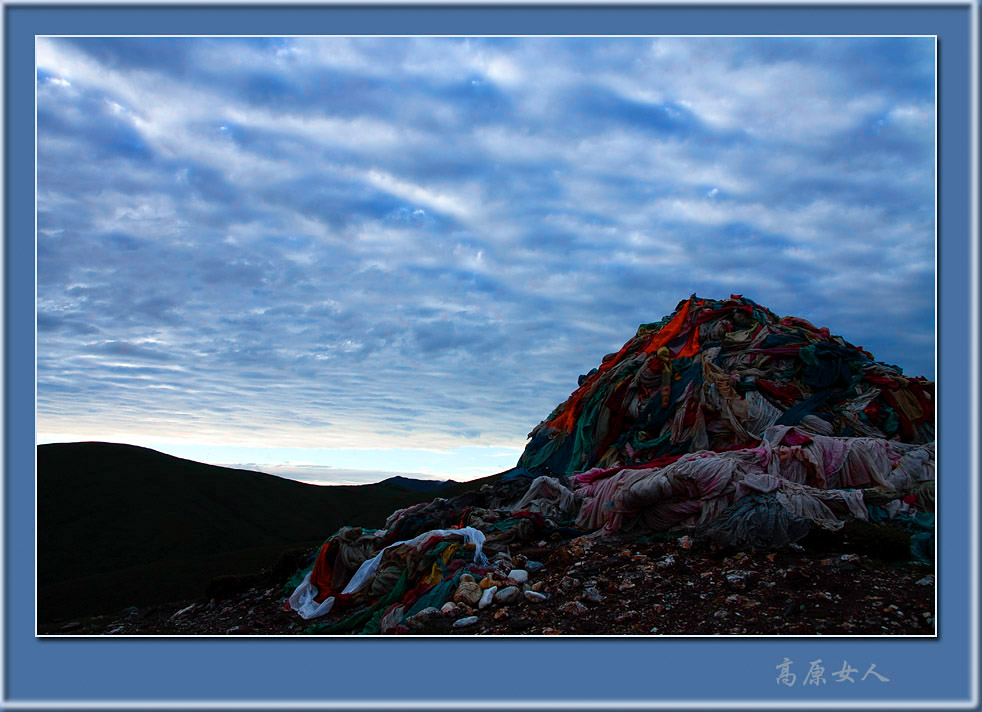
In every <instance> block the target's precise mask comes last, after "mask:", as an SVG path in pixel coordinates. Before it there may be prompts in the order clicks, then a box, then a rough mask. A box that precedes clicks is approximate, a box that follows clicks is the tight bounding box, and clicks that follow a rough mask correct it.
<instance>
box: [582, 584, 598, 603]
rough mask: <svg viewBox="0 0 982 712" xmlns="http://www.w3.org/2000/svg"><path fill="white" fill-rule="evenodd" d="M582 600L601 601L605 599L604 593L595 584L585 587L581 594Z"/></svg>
mask: <svg viewBox="0 0 982 712" xmlns="http://www.w3.org/2000/svg"><path fill="white" fill-rule="evenodd" d="M580 600H583V601H589V602H590V603H601V602H603V600H604V595H603V594H602V593H600V591H598V590H597V589H596V587H594V586H588V587H587V588H585V589H583V593H582V594H580Z"/></svg>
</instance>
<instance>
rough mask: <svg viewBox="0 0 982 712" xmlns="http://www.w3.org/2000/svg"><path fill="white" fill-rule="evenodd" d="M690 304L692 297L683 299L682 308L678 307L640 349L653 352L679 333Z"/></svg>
mask: <svg viewBox="0 0 982 712" xmlns="http://www.w3.org/2000/svg"><path fill="white" fill-rule="evenodd" d="M691 305H692V298H691V297H690V298H689V299H687V300H686V301H685V304H684V305H682V308H681V309H679V311H678V313H677V314H676V315H675V316H673V317H672V320H671V321H670V322H668V323H667V324H665V326H663V327H662V328H660V329H659V330H658V331H656V332H655V333H654V334H652V335H651V341H649V342H648V345H647V346H645V347H644V348H643V349H641V350H642V351H643V352H644V353H646V354H650V353H654V352H655V351H657V350H658V349H660V348H661V347H662V346H664V345H665V344H667V343H668V342H669V341H671V340H672V339H674V338H675V337H676V336H678V335H679V334H681V333H682V327H683V326H684V325H685V320H686V318H687V317H688V316H689V307H690V306H691Z"/></svg>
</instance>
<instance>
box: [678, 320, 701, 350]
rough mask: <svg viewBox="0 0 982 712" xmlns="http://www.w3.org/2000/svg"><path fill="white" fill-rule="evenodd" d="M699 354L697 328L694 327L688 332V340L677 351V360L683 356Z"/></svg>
mask: <svg viewBox="0 0 982 712" xmlns="http://www.w3.org/2000/svg"><path fill="white" fill-rule="evenodd" d="M697 353H699V327H698V326H697V327H695V328H694V329H693V330H692V331H690V332H689V340H688V341H686V342H685V346H683V347H682V350H681V351H679V358H681V357H683V356H695V355H696V354H697Z"/></svg>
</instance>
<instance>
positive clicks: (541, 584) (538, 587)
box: [532, 581, 546, 593]
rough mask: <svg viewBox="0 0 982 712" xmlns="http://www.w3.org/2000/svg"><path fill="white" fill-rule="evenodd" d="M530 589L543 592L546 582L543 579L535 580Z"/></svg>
mask: <svg viewBox="0 0 982 712" xmlns="http://www.w3.org/2000/svg"><path fill="white" fill-rule="evenodd" d="M532 590H533V591H536V592H537V593H545V592H546V582H545V581H536V582H535V583H533V584H532Z"/></svg>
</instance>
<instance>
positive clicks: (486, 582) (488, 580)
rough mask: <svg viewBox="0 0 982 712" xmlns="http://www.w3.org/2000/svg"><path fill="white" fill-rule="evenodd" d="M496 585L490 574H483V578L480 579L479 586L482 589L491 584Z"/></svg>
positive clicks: (489, 586)
mask: <svg viewBox="0 0 982 712" xmlns="http://www.w3.org/2000/svg"><path fill="white" fill-rule="evenodd" d="M496 585H497V584H496V583H495V581H494V579H493V578H491V575H490V574H488V575H487V576H485V577H484V578H482V579H481V583H480V586H481V588H483V589H489V588H491V587H492V586H496Z"/></svg>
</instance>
